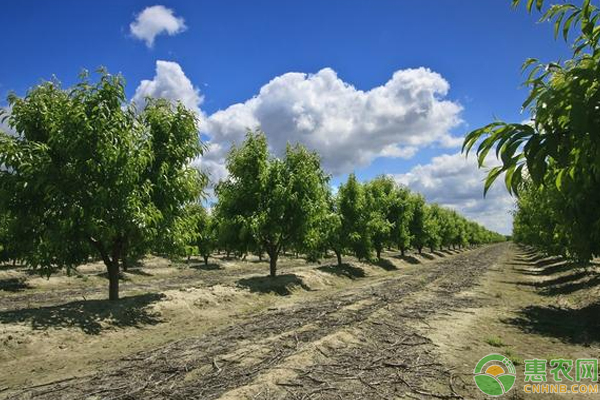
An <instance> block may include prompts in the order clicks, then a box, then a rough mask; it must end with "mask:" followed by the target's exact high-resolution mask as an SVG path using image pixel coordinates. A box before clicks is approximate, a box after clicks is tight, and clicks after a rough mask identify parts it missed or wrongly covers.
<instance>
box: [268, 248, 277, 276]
mask: <svg viewBox="0 0 600 400" xmlns="http://www.w3.org/2000/svg"><path fill="white" fill-rule="evenodd" d="M267 253H268V254H269V273H270V275H271V278H275V276H277V258H278V256H279V253H278V251H277V250H276V249H269V250H267Z"/></svg>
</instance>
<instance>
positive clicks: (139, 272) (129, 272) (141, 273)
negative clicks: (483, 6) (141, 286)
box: [126, 268, 154, 276]
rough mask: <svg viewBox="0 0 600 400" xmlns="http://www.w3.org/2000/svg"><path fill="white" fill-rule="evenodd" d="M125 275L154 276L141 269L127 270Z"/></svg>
mask: <svg viewBox="0 0 600 400" xmlns="http://www.w3.org/2000/svg"><path fill="white" fill-rule="evenodd" d="M126 273H127V274H132V275H139V276H154V274H151V273H150V272H147V271H144V270H143V269H141V268H128V269H127V271H126Z"/></svg>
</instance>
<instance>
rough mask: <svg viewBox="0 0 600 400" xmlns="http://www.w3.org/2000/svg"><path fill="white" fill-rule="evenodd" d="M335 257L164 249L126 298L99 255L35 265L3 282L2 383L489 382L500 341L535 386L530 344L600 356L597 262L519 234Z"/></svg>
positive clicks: (367, 385)
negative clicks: (561, 255) (74, 266)
mask: <svg viewBox="0 0 600 400" xmlns="http://www.w3.org/2000/svg"><path fill="white" fill-rule="evenodd" d="M329 262H330V263H324V264H322V265H314V264H307V263H305V262H304V261H303V260H301V259H294V258H284V259H283V262H282V267H281V275H280V276H279V277H278V278H277V279H276V280H275V281H273V280H271V279H269V278H266V277H264V274H265V273H266V270H267V264H266V263H260V262H258V261H257V260H250V261H248V262H240V261H235V260H224V259H222V258H220V259H215V260H213V264H211V265H210V266H209V267H202V266H201V265H200V264H199V263H198V262H197V261H196V260H194V262H193V263H192V265H191V266H186V265H169V264H168V263H167V262H166V261H164V260H160V259H149V260H146V261H145V262H144V263H143V265H142V267H140V268H138V269H137V270H136V271H132V272H131V273H128V274H126V279H127V280H126V281H125V282H124V283H125V284H124V293H125V295H126V296H127V297H126V298H125V299H123V301H121V302H120V303H119V304H118V305H115V304H113V303H110V302H107V301H105V300H102V296H103V295H104V291H103V290H105V288H104V285H105V284H106V280H105V279H104V278H103V277H102V276H100V275H99V274H101V271H102V270H101V267H100V266H97V265H96V266H94V265H91V266H85V267H84V268H81V276H83V277H79V278H72V277H71V278H68V277H56V278H51V280H50V281H46V282H44V283H43V284H41V283H39V282H38V281H37V280H38V279H39V278H32V277H27V278H26V279H25V280H24V281H22V282H21V284H22V285H21V287H20V288H12V289H11V290H12V291H9V292H7V291H4V292H0V293H6V294H4V295H3V297H2V302H0V322H1V323H2V325H1V327H0V345H1V347H0V348H1V349H2V352H0V368H1V370H2V374H1V376H0V397H2V398H10V399H34V398H35V399H37V398H43V399H96V400H100V399H192V398H195V399H217V398H219V399H309V398H310V399H395V398H398V399H403V398H417V399H421V398H467V399H471V398H484V397H483V396H481V393H480V392H479V391H478V389H477V388H475V386H474V384H473V380H472V369H473V367H474V365H475V364H476V362H477V361H478V360H479V359H480V358H481V357H482V356H484V355H486V354H489V353H492V352H500V353H503V354H505V355H508V356H509V357H511V358H512V359H513V361H515V362H516V363H517V364H518V363H521V364H520V365H518V366H517V371H518V372H517V374H518V375H519V376H520V377H521V378H520V379H521V380H520V381H518V383H517V385H516V386H515V388H514V389H513V390H512V391H511V393H510V394H509V396H508V397H509V398H528V397H526V395H524V393H523V390H522V384H523V382H522V368H523V366H522V360H523V359H525V358H530V357H537V358H543V357H548V358H556V357H557V356H562V357H565V358H577V357H584V356H585V357H599V355H598V349H597V347H595V343H597V341H598V336H599V335H600V334H599V333H598V332H599V331H598V329H597V326H596V325H595V322H590V321H595V319H594V318H593V316H594V315H593V314H594V311H595V307H596V306H595V302H594V299H595V298H597V296H596V294H597V293H595V292H594V291H595V280H594V278H592V277H593V276H594V275H593V274H592V273H591V271H585V273H584V274H582V273H580V272H579V271H577V270H574V269H573V268H572V267H571V266H569V265H566V264H565V263H564V262H561V261H560V260H555V259H542V258H539V257H537V256H535V255H534V254H531V253H526V252H525V251H524V250H521V249H518V248H516V247H515V246H513V245H510V244H508V243H505V244H499V245H493V246H486V247H484V248H479V249H474V250H469V251H464V252H455V251H448V252H441V253H436V254H424V255H423V256H409V257H406V258H404V259H401V258H400V257H399V256H398V254H396V253H393V252H388V253H386V254H385V255H384V260H383V262H381V263H379V264H364V263H359V262H357V261H356V260H353V259H348V262H349V263H348V264H345V265H344V266H343V267H342V268H339V267H337V266H335V265H333V264H331V262H333V260H329ZM0 273H4V274H6V275H4V276H0V281H1V279H2V278H4V279H5V280H7V279H14V278H19V277H18V274H22V273H24V272H23V271H14V270H10V269H8V270H6V271H0ZM19 279H20V278H19ZM52 280H55V281H52ZM79 280H82V282H80V281H79ZM71 281H74V283H73V282H71ZM11 282H14V281H11ZM83 298H85V300H84V299H83ZM577 316H578V317H579V318H578V317H577ZM528 396H532V397H533V395H528ZM538 396H540V395H538ZM546 396H547V395H546ZM561 398H567V397H565V395H561Z"/></svg>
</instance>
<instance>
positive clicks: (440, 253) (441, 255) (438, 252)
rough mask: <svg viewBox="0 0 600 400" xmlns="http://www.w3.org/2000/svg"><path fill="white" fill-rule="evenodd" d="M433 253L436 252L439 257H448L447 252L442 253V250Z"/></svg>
mask: <svg viewBox="0 0 600 400" xmlns="http://www.w3.org/2000/svg"><path fill="white" fill-rule="evenodd" d="M432 254H435V255H436V256H438V257H446V254H444V253H442V252H441V251H434V252H433V253H432Z"/></svg>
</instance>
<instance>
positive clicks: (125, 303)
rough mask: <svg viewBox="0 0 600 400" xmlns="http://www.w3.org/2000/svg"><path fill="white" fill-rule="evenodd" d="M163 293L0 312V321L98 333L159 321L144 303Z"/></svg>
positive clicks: (41, 327)
mask: <svg viewBox="0 0 600 400" xmlns="http://www.w3.org/2000/svg"><path fill="white" fill-rule="evenodd" d="M163 297H164V295H163V294H157V293H152V294H143V295H138V296H129V297H123V298H121V299H120V300H118V301H109V300H87V301H75V302H71V303H66V304H62V305H58V306H52V307H39V308H26V309H22V310H12V311H1V312H0V323H3V324H4V323H6V324H10V323H30V324H31V327H32V328H33V329H36V330H43V329H47V328H70V327H76V328H80V329H81V330H82V331H83V332H85V333H87V334H88V335H98V334H100V333H101V332H102V331H103V330H104V329H106V328H109V327H119V328H125V327H142V326H144V325H155V324H158V323H159V322H161V320H160V318H159V317H158V316H157V315H155V314H152V313H150V312H149V310H148V309H147V308H148V306H149V305H150V304H152V303H154V302H157V301H159V300H160V299H162V298H163Z"/></svg>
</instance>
